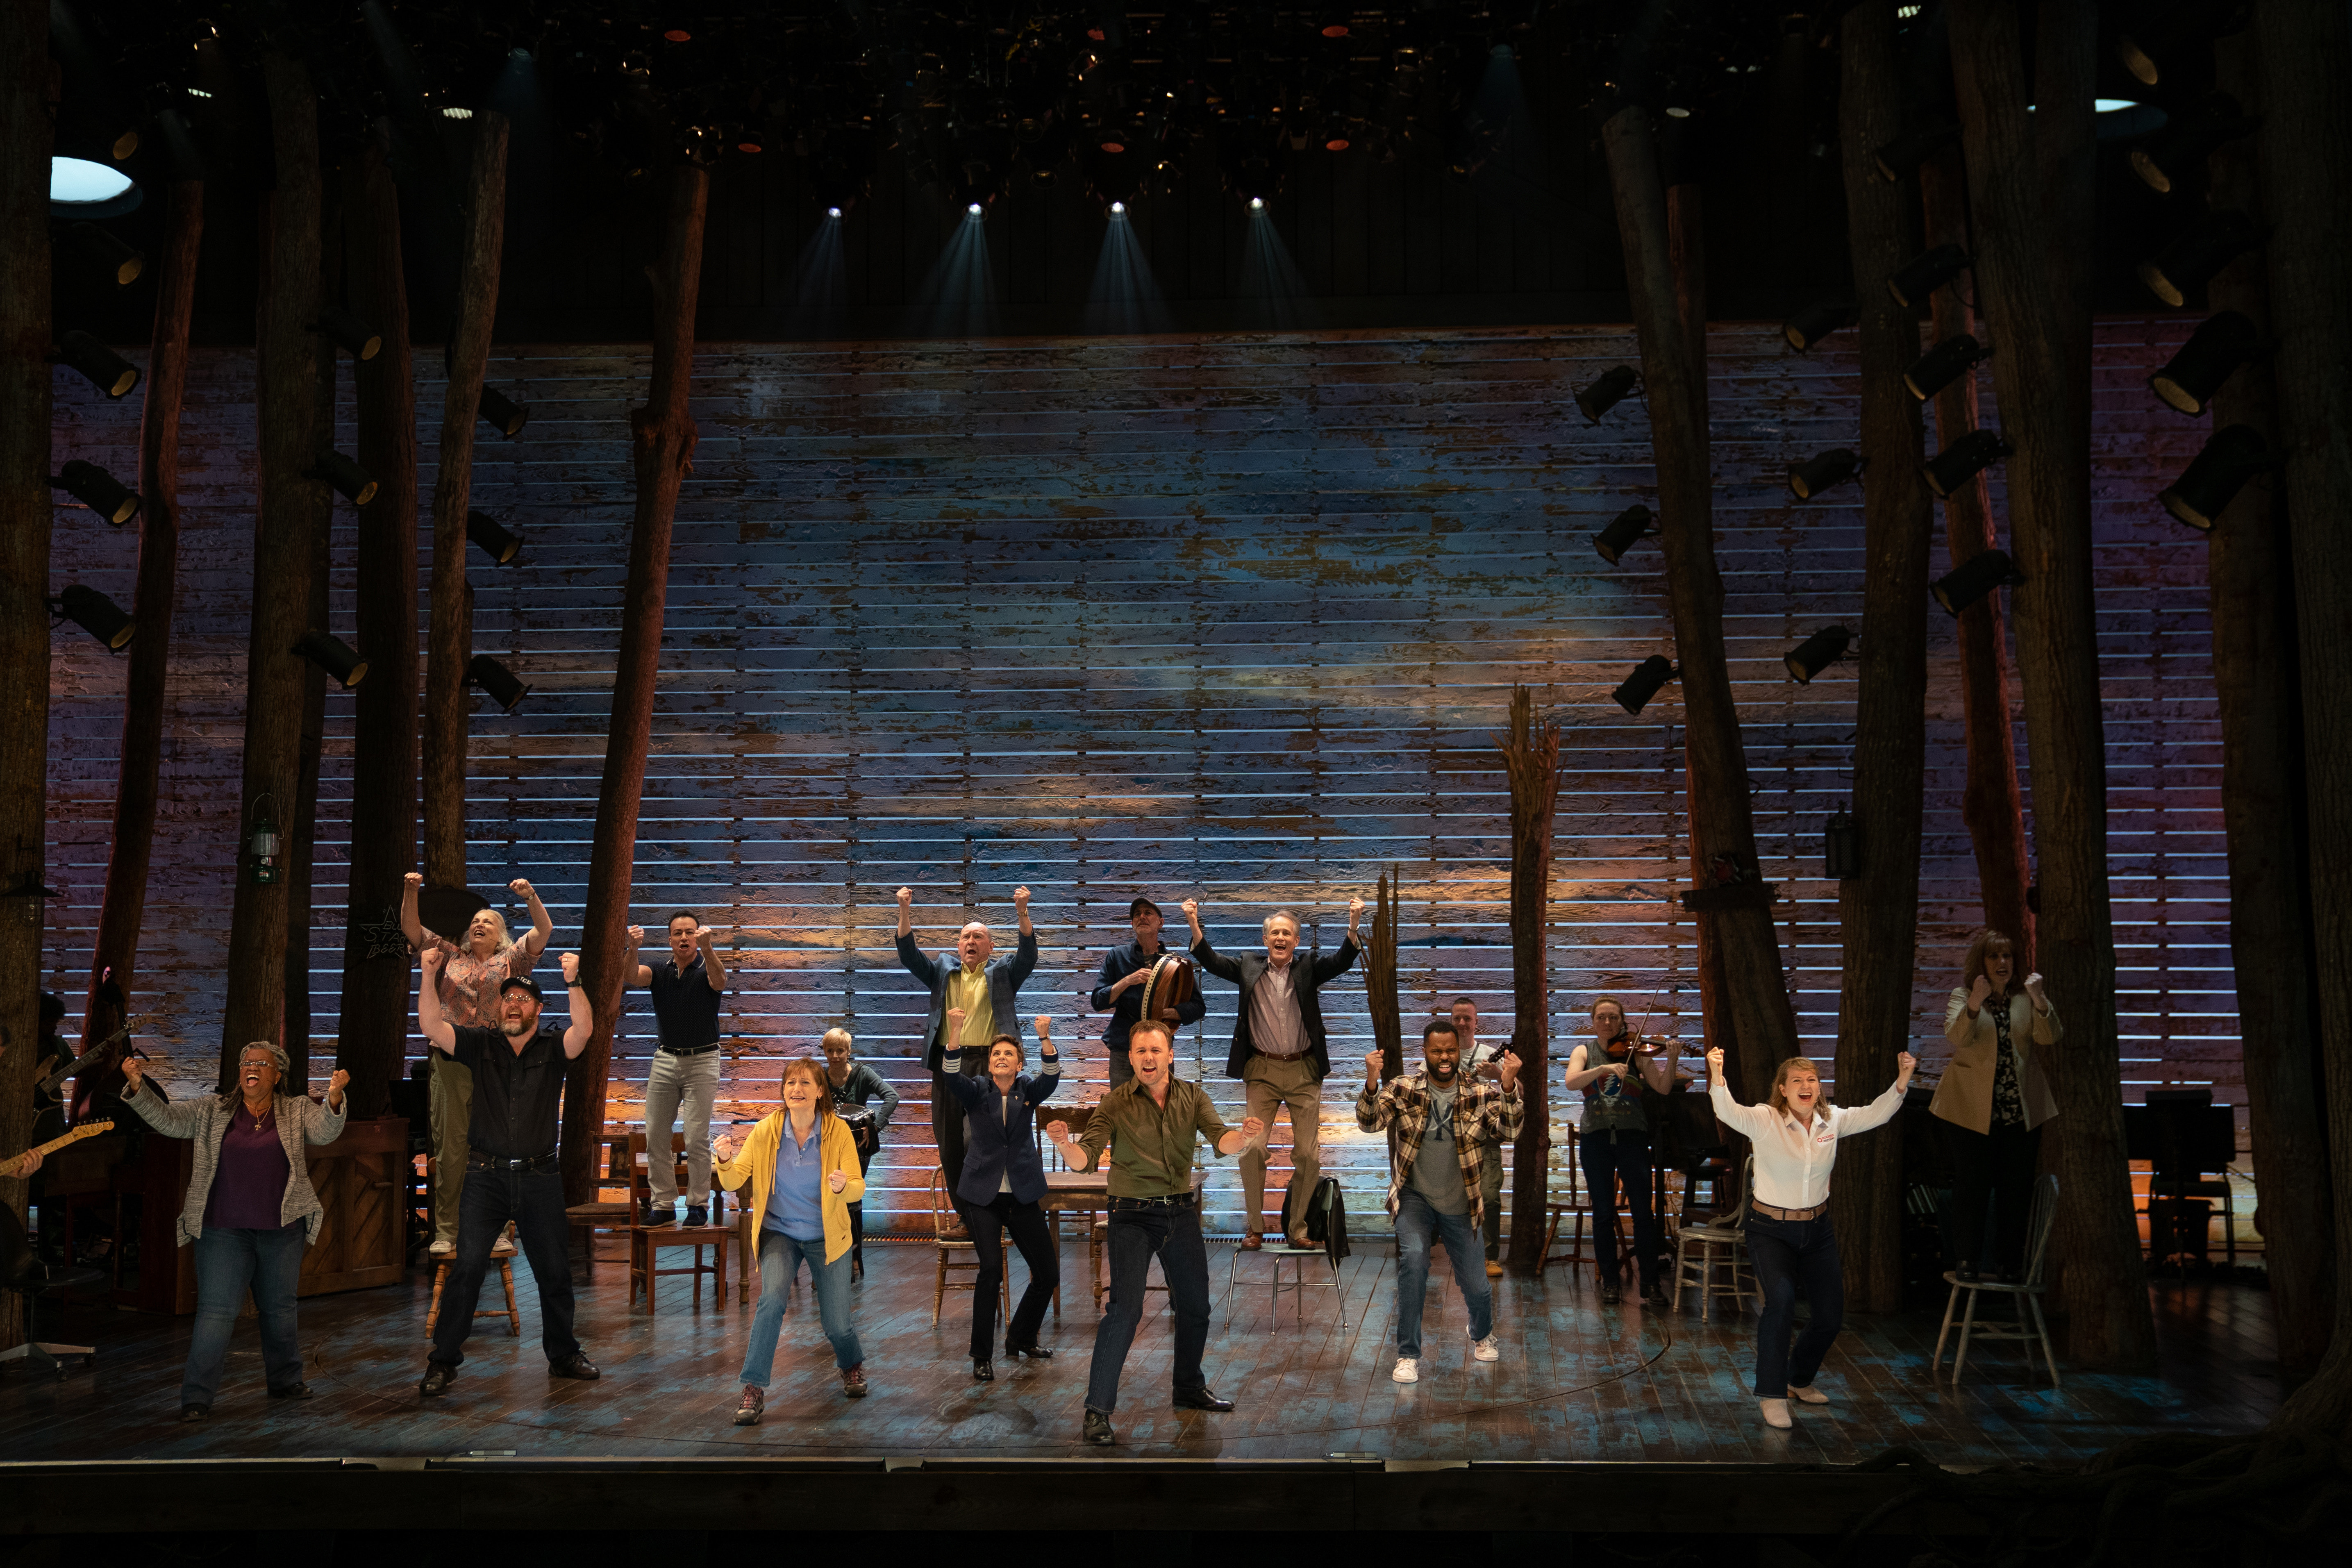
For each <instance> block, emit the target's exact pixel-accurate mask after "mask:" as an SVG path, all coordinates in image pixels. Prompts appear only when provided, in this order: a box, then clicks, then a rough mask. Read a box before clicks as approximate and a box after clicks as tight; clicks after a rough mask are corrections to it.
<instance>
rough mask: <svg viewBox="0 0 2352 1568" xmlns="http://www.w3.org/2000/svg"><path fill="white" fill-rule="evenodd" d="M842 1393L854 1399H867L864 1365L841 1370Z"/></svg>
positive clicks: (846, 1367)
mask: <svg viewBox="0 0 2352 1568" xmlns="http://www.w3.org/2000/svg"><path fill="white" fill-rule="evenodd" d="M841 1392H842V1393H844V1394H847V1395H848V1396H849V1397H850V1398H852V1399H863V1398H865V1397H866V1368H865V1367H864V1366H863V1365H858V1366H845V1367H843V1368H842V1369H841Z"/></svg>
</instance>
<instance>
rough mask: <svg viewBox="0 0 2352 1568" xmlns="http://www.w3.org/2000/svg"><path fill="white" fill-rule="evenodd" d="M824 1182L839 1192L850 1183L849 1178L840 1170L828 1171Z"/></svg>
mask: <svg viewBox="0 0 2352 1568" xmlns="http://www.w3.org/2000/svg"><path fill="white" fill-rule="evenodd" d="M824 1184H825V1185H826V1186H828V1187H830V1188H832V1189H833V1190H834V1191H835V1192H836V1193H837V1192H839V1191H841V1190H842V1189H843V1188H844V1187H846V1186H848V1185H849V1178H848V1177H847V1176H845V1175H843V1174H842V1173H840V1172H839V1171H831V1172H827V1173H826V1174H825V1178H824Z"/></svg>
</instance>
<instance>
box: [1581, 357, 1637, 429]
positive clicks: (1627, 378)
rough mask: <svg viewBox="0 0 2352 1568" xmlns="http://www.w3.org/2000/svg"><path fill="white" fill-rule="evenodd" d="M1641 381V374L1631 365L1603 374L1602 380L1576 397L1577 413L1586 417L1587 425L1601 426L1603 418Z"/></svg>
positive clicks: (1615, 368) (1618, 366)
mask: <svg viewBox="0 0 2352 1568" xmlns="http://www.w3.org/2000/svg"><path fill="white" fill-rule="evenodd" d="M1640 379H1641V376H1640V374H1639V373H1638V372H1636V371H1635V370H1634V369H1633V366H1632V365H1630V364H1621V365H1615V366H1612V367H1611V368H1610V369H1608V370H1605V371H1603V372H1601V379H1600V380H1598V381H1596V382H1594V383H1593V384H1591V385H1590V386H1588V387H1585V388H1584V389H1583V390H1582V391H1580V392H1579V393H1578V394H1577V395H1576V406H1577V411H1578V412H1579V413H1580V414H1582V415H1583V416H1584V420H1585V423H1586V424H1588V425H1598V424H1600V423H1601V416H1602V415H1604V414H1606V413H1608V412H1609V411H1610V410H1611V409H1612V408H1614V407H1616V406H1617V405H1619V404H1620V403H1622V402H1623V401H1624V400H1625V396H1626V395H1627V394H1628V393H1631V392H1632V391H1633V384H1634V383H1635V382H1637V381H1639V380H1640Z"/></svg>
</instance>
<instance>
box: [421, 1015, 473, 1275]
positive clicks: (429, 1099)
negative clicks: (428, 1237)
mask: <svg viewBox="0 0 2352 1568" xmlns="http://www.w3.org/2000/svg"><path fill="white" fill-rule="evenodd" d="M425 1103H426V1105H427V1106H428V1107H430V1110H431V1118H432V1131H433V1239H434V1241H435V1242H436V1243H439V1242H444V1241H446V1242H447V1243H448V1244H449V1245H450V1246H452V1247H455V1246H456V1245H457V1199H458V1195H459V1194H462V1193H463V1192H464V1191H465V1190H466V1152H467V1143H466V1133H467V1131H468V1129H469V1128H470V1127H471V1126H472V1123H473V1120H474V1072H473V1069H472V1068H463V1067H459V1066H458V1065H457V1063H456V1062H454V1061H452V1060H450V1059H449V1058H447V1057H445V1056H443V1055H442V1054H441V1053H440V1052H439V1051H435V1052H434V1053H433V1075H432V1077H431V1079H429V1080H428V1082H427V1088H426V1091H425Z"/></svg>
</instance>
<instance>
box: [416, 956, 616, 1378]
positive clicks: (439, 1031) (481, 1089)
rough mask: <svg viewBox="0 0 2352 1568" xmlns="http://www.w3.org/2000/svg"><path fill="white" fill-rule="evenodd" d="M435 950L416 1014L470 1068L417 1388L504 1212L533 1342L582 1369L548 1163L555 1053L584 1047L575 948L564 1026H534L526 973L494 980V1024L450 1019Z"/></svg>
mask: <svg viewBox="0 0 2352 1568" xmlns="http://www.w3.org/2000/svg"><path fill="white" fill-rule="evenodd" d="M444 956H445V955H444V954H443V953H441V952H439V951H438V950H436V949H434V948H427V949H425V954H424V964H425V984H424V985H423V987H422V988H421V989H419V990H418V992H417V994H416V1023H417V1026H418V1027H419V1028H420V1029H422V1030H423V1031H424V1033H425V1039H426V1040H428V1041H430V1042H431V1043H432V1046H433V1048H434V1049H435V1050H436V1051H439V1052H440V1053H441V1054H442V1055H444V1056H446V1057H448V1058H451V1059H452V1060H454V1061H456V1062H457V1064H458V1065H459V1066H461V1067H464V1068H467V1069H468V1070H470V1071H471V1072H472V1074H473V1079H474V1103H473V1110H472V1115H471V1119H470V1121H469V1124H468V1128H467V1155H466V1190H465V1193H464V1194H463V1196H462V1197H460V1198H459V1200H458V1207H457V1254H456V1256H455V1257H454V1258H451V1259H450V1261H449V1265H448V1268H449V1279H448V1283H447V1285H446V1288H445V1289H444V1290H443V1292H442V1296H441V1308H440V1316H439V1317H438V1318H437V1319H436V1320H435V1325H434V1330H433V1350H432V1352H431V1354H430V1356H429V1357H428V1358H427V1359H426V1361H425V1380H424V1381H423V1382H422V1383H420V1384H417V1385H416V1387H417V1392H418V1393H420V1394H427V1395H431V1394H442V1393H446V1391H447V1390H448V1387H449V1384H451V1383H452V1382H453V1381H455V1380H456V1378H457V1366H458V1363H461V1362H463V1361H464V1360H465V1359H466V1357H465V1352H464V1350H463V1348H462V1347H463V1346H464V1344H465V1342H466V1336H467V1335H468V1334H470V1333H472V1332H473V1331H474V1303H475V1301H476V1300H477V1299H478V1298H479V1296H480V1295H481V1291H482V1280H483V1278H484V1277H485V1276H486V1275H488V1273H489V1268H490V1248H491V1247H494V1246H495V1245H497V1243H498V1239H499V1236H500V1235H501V1234H502V1233H503V1232H504V1231H505V1230H506V1227H507V1222H508V1221H509V1220H511V1221H513V1222H514V1226H515V1231H516V1234H517V1235H518V1236H519V1237H520V1238H521V1241H522V1254H523V1257H524V1258H525V1259H526V1260H527V1261H528V1262H529V1263H530V1276H531V1278H532V1279H535V1280H537V1281H538V1283H539V1306H540V1319H541V1331H542V1334H543V1338H542V1341H541V1343H542V1345H543V1346H544V1348H545V1349H546V1352H547V1370H548V1372H549V1373H550V1375H551V1376H555V1377H577V1378H585V1379H593V1378H595V1377H597V1376H598V1375H600V1374H599V1373H597V1371H596V1363H593V1362H592V1361H590V1360H589V1359H588V1358H587V1356H586V1355H584V1354H583V1353H582V1352H581V1349H580V1342H579V1341H578V1340H577V1339H575V1338H573V1337H572V1262H571V1259H570V1258H569V1257H567V1256H566V1252H567V1247H566V1242H567V1240H568V1230H569V1226H568V1223H567V1221H566V1220H565V1217H564V1214H563V1177H562V1174H561V1173H558V1171H557V1170H556V1165H555V1143H556V1131H557V1128H558V1126H559V1125H560V1123H559V1121H558V1115H559V1111H560V1108H561V1106H562V1099H563V1070H564V1063H566V1062H568V1061H570V1060H571V1059H572V1058H574V1057H576V1056H578V1055H579V1054H580V1053H581V1052H582V1051H583V1050H585V1049H586V1048H587V1046H588V1036H589V1033H590V1031H591V1029H592V1028H593V1025H594V1019H593V1015H592V1014H591V1012H590V1010H589V1006H588V993H587V992H586V991H584V990H583V989H582V988H581V985H580V955H579V954H578V953H576V952H567V953H565V954H564V955H563V984H564V988H565V990H566V991H567V992H568V993H569V994H570V996H571V1005H572V1025H571V1026H570V1027H569V1028H566V1029H563V1030H562V1031H560V1032H559V1031H558V1030H557V1029H556V1028H555V1027H554V1026H552V1025H550V1026H548V1027H546V1028H541V1027H540V1023H539V1013H540V1006H541V1002H542V1001H543V999H544V998H543V997H542V995H541V992H540V989H539V983H538V982H537V981H535V980H530V979H527V978H524V977H522V976H520V975H514V976H509V978H508V979H507V981H506V982H505V984H502V985H500V986H499V1026H498V1027H497V1028H495V1029H482V1028H458V1027H457V1026H454V1025H452V1024H451V1023H449V1021H448V1020H447V1019H446V1018H444V1017H443V1016H441V992H440V988H439V984H438V983H439V980H440V973H439V972H440V968H441V963H442V960H443V958H444Z"/></svg>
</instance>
